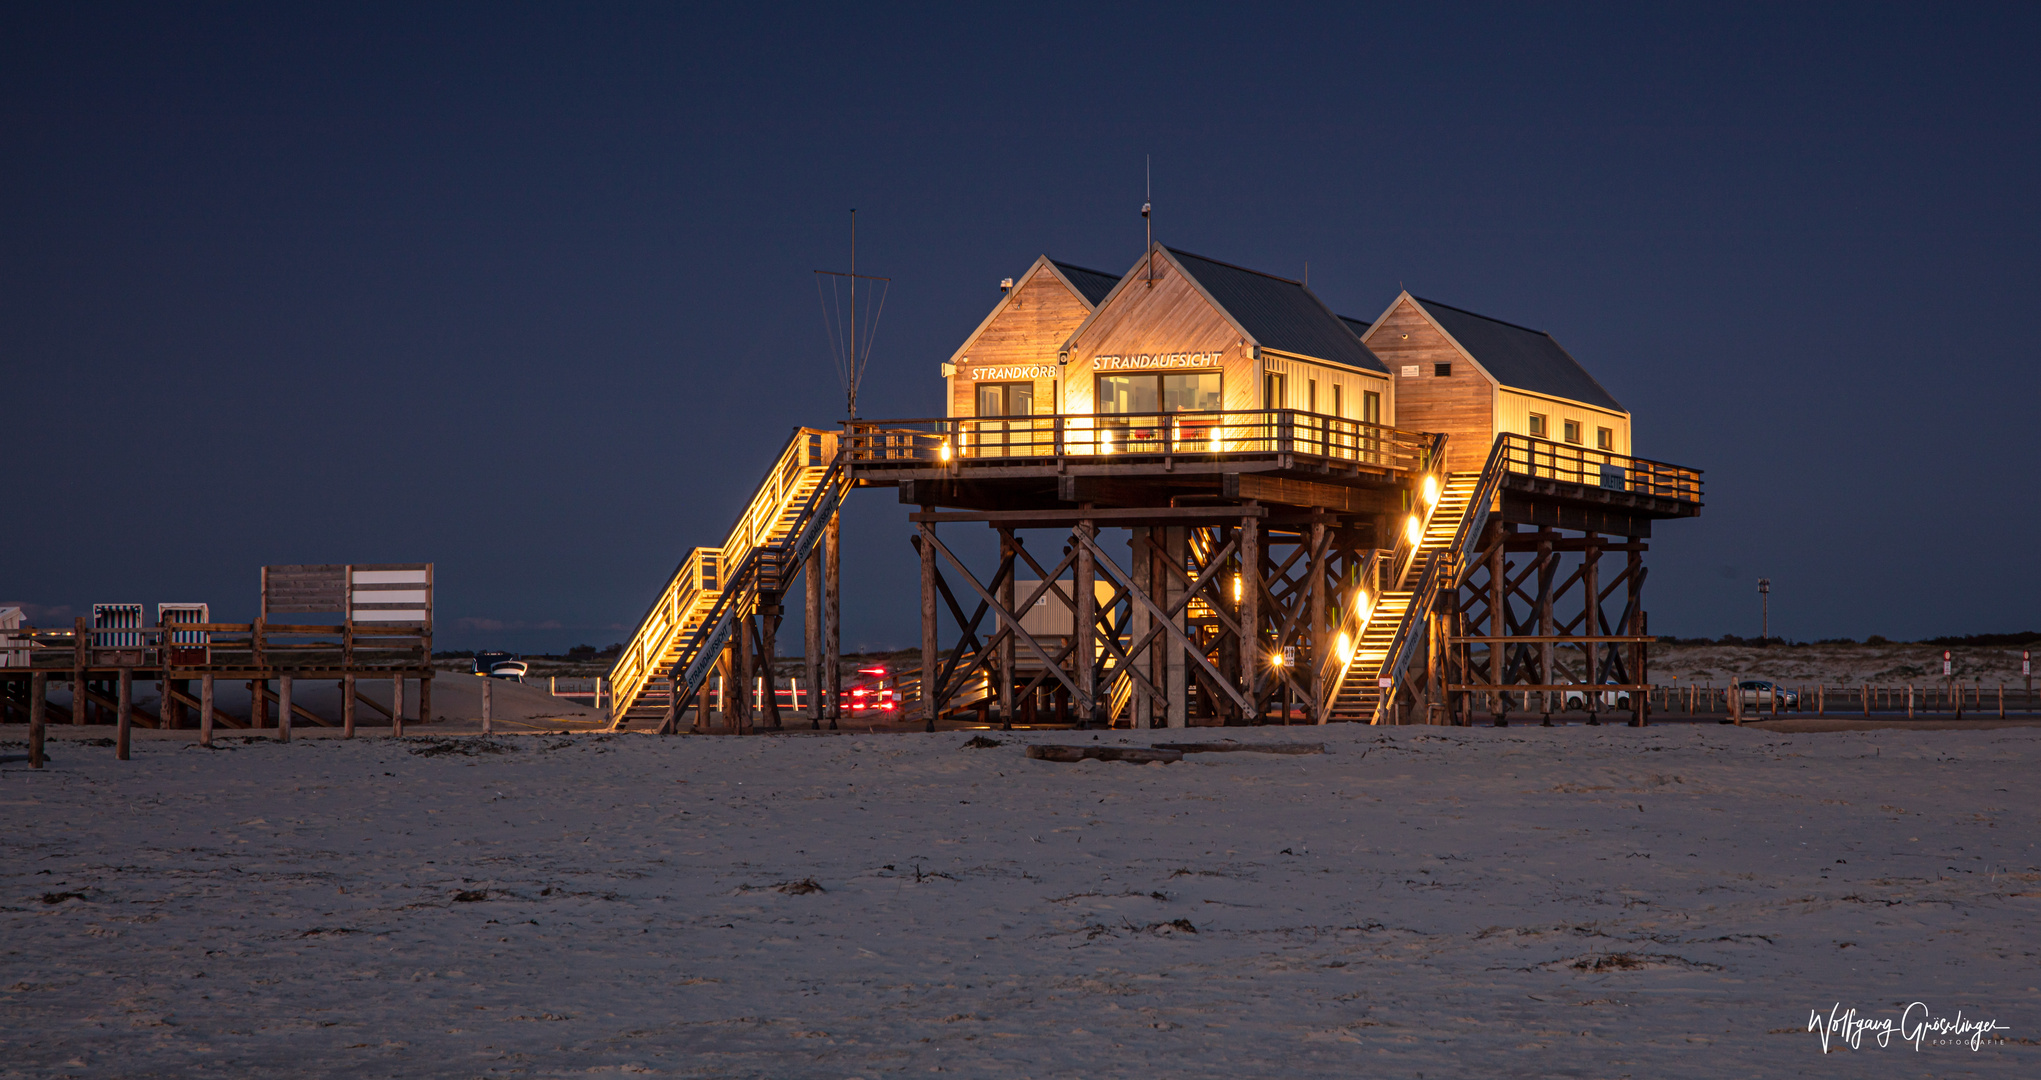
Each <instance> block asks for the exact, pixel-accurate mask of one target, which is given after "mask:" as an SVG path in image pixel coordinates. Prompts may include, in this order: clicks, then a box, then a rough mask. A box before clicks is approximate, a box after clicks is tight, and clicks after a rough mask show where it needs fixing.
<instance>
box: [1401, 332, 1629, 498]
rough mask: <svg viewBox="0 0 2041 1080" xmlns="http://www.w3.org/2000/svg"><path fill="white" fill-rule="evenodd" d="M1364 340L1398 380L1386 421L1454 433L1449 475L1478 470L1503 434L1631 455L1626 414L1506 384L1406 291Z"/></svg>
mask: <svg viewBox="0 0 2041 1080" xmlns="http://www.w3.org/2000/svg"><path fill="white" fill-rule="evenodd" d="M1518 329H1520V328H1518ZM1524 332H1525V333H1527V334H1528V333H1535V332H1533V331H1524ZM1362 340H1364V341H1366V342H1367V343H1368V348H1369V349H1371V350H1373V351H1374V353H1375V355H1377V356H1379V357H1381V358H1382V362H1383V363H1385V364H1387V365H1388V367H1389V373H1390V377H1391V378H1392V379H1394V380H1395V382H1396V388H1397V393H1396V402H1397V408H1396V413H1395V419H1394V420H1393V421H1390V422H1392V423H1394V424H1395V425H1396V426H1398V427H1403V428H1409V429H1412V430H1416V431H1430V432H1444V433H1446V434H1447V435H1449V436H1451V438H1452V447H1451V449H1450V450H1449V451H1448V457H1449V458H1450V461H1449V464H1448V466H1447V467H1448V468H1449V469H1451V470H1452V471H1455V472H1461V471H1470V470H1474V469H1479V468H1481V464H1482V461H1483V460H1484V459H1486V457H1487V456H1488V452H1489V448H1490V447H1491V446H1492V445H1493V444H1494V442H1495V438H1496V436H1498V435H1501V434H1505V433H1508V434H1515V435H1528V436H1531V437H1533V438H1539V439H1549V440H1551V441H1553V442H1561V443H1567V444H1571V445H1575V446H1583V447H1586V448H1588V449H1591V450H1601V451H1606V452H1609V453H1613V454H1622V455H1628V454H1630V453H1631V449H1630V447H1631V440H1630V414H1629V413H1628V412H1626V411H1623V410H1620V409H1612V408H1609V407H1607V406H1606V405H1602V404H1596V403H1590V402H1586V401H1582V400H1578V399H1575V398H1570V397H1567V396H1564V395H1562V394H1556V393H1552V392H1549V391H1547V390H1544V389H1541V388H1540V387H1533V386H1521V385H1510V384H1509V382H1507V381H1506V380H1505V379H1502V378H1499V377H1497V375H1496V374H1495V373H1493V372H1491V371H1490V370H1489V368H1488V367H1487V366H1486V365H1484V364H1483V363H1482V361H1481V358H1480V357H1479V356H1477V355H1476V354H1475V352H1474V351H1473V350H1472V349H1470V348H1468V347H1467V346H1466V345H1465V344H1463V343H1462V342H1460V341H1458V340H1456V339H1455V338H1454V336H1453V335H1452V334H1451V333H1450V332H1449V331H1448V330H1447V329H1446V328H1445V327H1444V326H1442V325H1441V324H1440V322H1439V320H1438V319H1437V318H1436V317H1434V315H1433V313H1432V312H1430V311H1428V310H1427V309H1426V306H1425V302H1424V301H1421V300H1419V299H1418V298H1416V297H1414V296H1412V295H1410V293H1408V292H1405V293H1402V294H1401V295H1399V296H1397V298H1396V299H1395V301H1394V302H1392V303H1391V304H1390V305H1389V307H1388V309H1387V310H1385V311H1384V312H1383V313H1382V315H1381V317H1380V318H1378V319H1376V320H1375V322H1374V324H1373V325H1372V326H1370V327H1369V329H1368V333H1367V334H1366V335H1365V336H1364V337H1363V339H1362ZM1569 359H1570V358H1569Z"/></svg>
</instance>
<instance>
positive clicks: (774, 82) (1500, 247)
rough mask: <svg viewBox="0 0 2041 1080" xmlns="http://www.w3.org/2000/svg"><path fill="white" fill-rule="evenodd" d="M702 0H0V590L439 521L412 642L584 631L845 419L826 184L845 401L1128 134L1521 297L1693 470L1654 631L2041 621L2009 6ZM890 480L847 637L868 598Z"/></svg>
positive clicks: (1444, 271) (885, 615)
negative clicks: (309, 5)
mask: <svg viewBox="0 0 2041 1080" xmlns="http://www.w3.org/2000/svg"><path fill="white" fill-rule="evenodd" d="M750 11H755V12H757V13H758V14H756V15H755V16H753V15H749V14H748V13H747V14H739V15H736V16H729V15H726V14H725V13H723V12H722V11H721V10H719V11H717V12H715V13H712V14H708V15H697V14H694V13H692V12H677V11H675V10H673V9H672V8H670V7H668V6H665V5H658V6H646V7H638V8H629V7H624V6H622V5H576V6H574V7H573V8H569V7H568V6H564V5H563V6H560V7H556V8H547V7H531V8H517V9H512V8H508V7H505V6H502V5H483V6H476V7H472V8H466V9H461V8H454V7H442V6H434V7H431V8H429V9H426V8H421V7H420V6H416V5H402V6H393V7H389V8H383V9H373V10H371V9H365V8H357V7H356V6H349V7H347V8H344V9H339V10H333V11H328V12H325V13H316V12H309V13H308V12H306V11H304V10H302V6H300V5H288V6H285V7H283V8H276V7H273V6H272V7H250V8H227V7H220V6H206V7H200V8H189V9H179V8H172V7H169V6H167V5H145V6H138V7H134V8H90V7H85V6H81V5H57V4H45V5H39V6H37V7H36V8H32V7H31V6H30V5H15V6H12V7H10V8H9V9H8V10H7V13H6V14H5V15H0V193H4V199H0V407H4V412H0V416H4V420H5V423H4V429H0V434H4V437H5V439H6V440H7V445H8V446H9V447H10V450H9V452H8V453H7V454H6V455H5V456H4V458H0V460H4V461H5V462H6V463H7V464H6V466H5V470H6V476H7V482H6V485H5V490H6V491H7V492H8V497H7V500H6V510H5V512H4V514H0V520H4V521H5V523H6V524H5V528H4V531H0V536H4V537H5V539H4V540H0V603H14V602H25V603H28V604H32V605H36V606H37V608H36V612H35V613H36V614H37V615H38V616H39V618H40V619H41V620H42V621H50V620H51V619H52V618H68V616H69V614H70V613H71V612H72V611H79V610H83V609H85V608H86V607H87V606H89V605H90V604H91V603H93V602H94V601H142V602H146V603H150V604H152V605H153V604H154V603H155V602H157V601H161V600H207V601H210V602H211V603H212V604H213V605H214V611H215V613H216V617H218V618H222V619H236V620H243V619H247V618H250V617H252V615H253V614H254V606H255V602H256V599H257V592H256V581H257V567H259V566H260V565H262V564H264V563H294V562H383V561H390V562H394V561H412V560H431V561H433V562H435V563H436V564H437V566H438V575H439V582H440V595H439V604H440V626H441V630H440V641H441V642H442V644H443V645H446V646H452V647H462V646H478V645H479V646H504V647H510V648H516V649H526V650H540V649H547V648H563V647H565V646H567V645H571V644H573V643H575V642H578V641H587V642H591V643H594V644H603V643H606V642H609V641H613V640H618V639H620V638H622V637H624V636H625V635H626V624H631V623H634V622H635V619H636V617H637V615H638V614H639V613H640V612H641V611H642V609H643V607H644V605H645V604H646V603H647V602H648V600H649V599H650V597H651V595H652V594H653V592H654V591H655V590H656V588H657V587H658V585H659V584H660V583H661V582H662V581H663V578H664V575H665V574H667V573H668V572H669V571H670V570H671V568H672V567H673V565H674V563H675V562H676V561H677V560H678V559H679V557H680V556H681V555H682V554H683V553H684V552H685V550H686V549H687V548H688V547H690V546H692V545H695V544H700V543H714V542H717V541H718V540H719V538H720V537H721V536H722V535H723V533H724V532H725V531H726V530H727V528H728V527H729V524H730V521H731V519H732V518H733V516H734V515H735V514H736V512H737V510H738V508H739V507H740V505H741V503H742V502H743V500H744V497H745V495H746V493H747V492H748V490H749V489H750V487H751V486H752V484H753V483H755V481H756V480H757V478H758V476H759V474H760V473H761V472H762V471H763V470H764V469H765V467H766V466H767V464H768V463H769V461H770V458H771V455H772V454H773V453H774V452H775V451H776V450H777V449H778V448H779V446H780V445H781V444H782V443H783V442H784V440H785V438H786V435H787V433H788V431H789V430H790V429H791V428H792V427H794V426H795V425H798V424H813V425H827V424H829V423H832V422H834V421H836V420H838V419H839V418H840V416H841V395H840V391H839V389H838V386H837V383H836V378H835V375H834V373H833V370H832V368H831V365H830V361H829V356H828V352H827V348H826V345H825V339H824V336H823V330H822V321H821V317H820V315H819V313H818V312H817V310H816V300H815V292H814V283H813V279H812V275H811V271H812V270H814V269H816V268H818V267H840V266H841V265H842V264H843V263H844V262H845V258H846V250H845V249H846V246H847V236H846V220H845V212H846V210H847V209H848V208H850V207H853V206H855V207H857V208H858V209H859V222H860V268H861V269H863V270H866V271H867V272H870V273H876V274H885V275H890V276H891V277H892V278H893V279H894V280H893V286H892V291H891V293H890V296H889V299H888V304H887V309H886V313H885V318H884V321H883V323H882V324H881V326H880V328H879V332H878V336H877V339H876V340H877V348H876V352H875V358H874V360H873V362H872V368H871V373H870V376H869V381H868V382H867V385H866V388H865V391H864V403H865V407H864V409H863V411H864V413H865V414H866V415H870V416H887V415H892V416H921V415H930V414H933V413H936V412H939V411H940V409H941V383H940V381H939V377H938V375H939V373H938V365H939V363H940V362H941V361H942V360H943V359H945V358H946V357H947V356H948V355H949V354H950V352H951V350H952V349H954V348H955V346H956V345H957V344H958V343H959V342H960V341H961V340H962V339H963V337H964V335H965V334H966V333H968V332H969V331H970V329H971V328H972V327H973V326H975V325H976V323H977V322H978V320H979V319H980V318H982V317H983V316H984V314H985V312H986V311H987V310H988V308H989V307H990V306H991V304H992V303H993V302H994V301H995V300H996V299H997V296H998V293H997V289H996V283H997V282H998V280H999V279H1000V278H1001V277H1004V276H1009V275H1013V274H1017V273H1019V272H1020V271H1021V270H1022V269H1024V268H1025V267H1026V266H1027V264H1028V263H1029V261H1031V260H1032V259H1033V258H1034V257H1035V256H1036V255H1038V254H1040V253H1042V252H1045V251H1046V252H1049V253H1051V254H1053V255H1055V256H1056V257H1058V258H1061V259H1066V260H1070V261H1074V262H1078V263H1083V264H1087V265H1091V266H1097V267H1101V268H1104V269H1108V270H1112V271H1114V272H1118V271H1120V270H1123V269H1125V267H1127V266H1128V265H1131V263H1132V262H1133V260H1134V259H1135V258H1137V257H1138V255H1139V252H1140V245H1141V239H1142V233H1141V220H1140V217H1139V216H1138V209H1139V206H1140V203H1141V197H1142V191H1141V167H1142V156H1143V155H1144V154H1153V155H1154V161H1155V202H1156V206H1157V222H1158V225H1157V229H1158V236H1159V237H1160V238H1161V239H1163V240H1165V241H1167V242H1169V243H1171V244H1173V245H1175V246H1179V247H1183V248H1186V249H1189V250H1192V251H1196V252H1200V253H1204V254H1209V255H1212V256H1214V257H1218V258H1222V259H1227V260H1230V261H1234V262H1240V263H1244V264H1247V265H1250V266H1254V267H1257V268H1262V269H1266V270H1270V271H1273V272H1278V273H1286V274H1291V275H1299V274H1301V273H1302V272H1303V268H1304V264H1305V263H1306V262H1307V261H1308V262H1309V263H1310V266H1311V271H1310V272H1311V282H1312V286H1313V287H1314V289H1315V290H1316V291H1318V292H1319V294H1320V295H1322V296H1323V297H1324V298H1325V299H1326V301H1327V302H1328V303H1330V304H1331V305H1332V306H1333V307H1334V308H1335V309H1337V310H1340V311H1342V312H1345V313H1348V314H1352V315H1358V316H1363V317H1368V318H1372V317H1373V316H1375V315H1376V314H1378V313H1379V312H1380V311H1381V310H1382V308H1383V307H1384V306H1385V305H1386V304H1387V303H1388V301H1389V300H1390V298H1391V297H1393V296H1394V295H1395V293H1396V290H1397V287H1398V284H1399V283H1403V284H1407V285H1408V286H1409V287H1410V288H1411V289H1412V291H1414V292H1417V293H1419V294H1421V295H1425V296H1430V297H1433V298H1436V299H1439V300H1443V301H1446V302H1449V303H1452V304H1457V305H1461V306H1464V307H1468V308H1471V309H1473V310H1476V311H1480V312H1483V313H1486V314H1490V315H1493V316H1496V317H1498V318H1503V319H1508V320H1512V321H1515V322H1520V323H1524V324H1527V325H1530V326H1534V327H1538V328H1540V329H1546V330H1550V331H1551V332H1552V333H1554V334H1555V335H1556V336H1557V337H1558V338H1559V340H1560V341H1561V342H1563V343H1564V344H1565V345H1566V346H1567V347H1568V348H1569V349H1570V350H1571V351H1572V352H1573V353H1574V354H1575V355H1576V356H1577V357H1579V358H1580V360H1581V361H1582V362H1583V363H1584V364H1585V365H1586V366H1587V367H1588V369H1589V370H1590V371H1592V372H1593V373H1594V374H1595V375H1596V376H1597V377H1598V378H1599V379H1600V380H1601V381H1602V383H1603V384H1604V385H1606V386H1607V387H1608V388H1609V389H1610V391H1611V392H1612V393H1614V394H1615V396H1616V397H1617V399H1618V400H1620V401H1622V402H1623V403H1624V404H1625V405H1626V406H1628V407H1629V408H1630V409H1631V410H1632V412H1633V413H1634V414H1635V425H1636V445H1637V449H1638V452H1639V453H1640V454H1642V455H1644V456H1647V457H1655V458H1660V459H1663V460H1669V461H1673V462H1677V463H1680V464H1686V465H1693V466H1697V467H1700V468H1704V469H1706V470H1707V471H1708V490H1709V495H1708V502H1709V505H1708V508H1707V510H1706V512H1705V515H1704V516H1703V517H1702V518H1701V519H1699V520H1697V521H1692V522H1682V523H1672V524H1668V525H1666V526H1664V527H1663V528H1661V530H1660V533H1659V536H1658V537H1657V538H1656V540H1655V541H1654V545H1653V547H1654V550H1653V554H1652V556H1651V562H1652V566H1653V570H1652V576H1651V582H1650V587H1649V589H1648V590H1647V597H1648V600H1649V603H1648V605H1647V606H1648V607H1649V608H1650V610H1651V612H1652V616H1653V619H1652V628H1653V629H1654V630H1655V631H1657V632H1660V633H1671V634H1686V635H1694V634H1709V635H1713V634H1720V633H1723V632H1732V631H1733V632H1737V633H1744V634H1751V633H1755V632H1756V613H1757V604H1756V600H1757V597H1756V595H1755V590H1754V584H1753V582H1754V579H1755V578H1756V577H1757V576H1759V575H1769V576H1770V577H1771V578H1772V579H1773V581H1774V583H1775V585H1774V589H1775V591H1774V593H1773V623H1772V625H1773V627H1774V629H1775V631H1776V632H1780V633H1784V634H1786V635H1789V636H1792V637H1799V638H1814V637H1825V636H1832V635H1846V636H1854V637H1862V636H1864V635H1867V634H1884V635H1887V636H1889V637H1914V636H1924V635H1930V634H1940V633H1966V632H1982V631H1994V630H2010V629H2015V628H2026V627H2030V626H2033V625H2035V624H2036V623H2037V622H2041V618H2037V607H2041V572H2037V570H2036V562H2035V559H2034V557H2033V555H2032V550H2033V547H2034V543H2035V541H2034V537H2035V535H2036V532H2037V527H2041V484H2037V482H2036V479H2035V471H2034V470H2035V466H2036V460H2037V456H2041V455H2037V453H2036V448H2037V443H2041V440H2037V438H2036V435H2035V433H2034V427H2033V419H2034V417H2035V414H2036V411H2037V408H2041V376H2037V375H2036V373H2035V372H2036V365H2035V361H2036V355H2035V354H2036V347H2035V343H2034V342H2035V333H2034V330H2033V326H2034V325H2035V323H2036V321H2037V316H2036V297H2037V295H2041V255H2037V252H2041V215H2037V210H2036V206H2035V192H2036V191H2037V190H2041V183H2037V179H2041V178H2037V170H2036V166H2037V164H2041V153H2037V149H2041V148H2037V143H2036V138H2037V134H2041V127H2037V122H2036V109H2037V102H2041V86H2037V78H2036V75H2035V71H2036V66H2035V64H2034V63H2033V60H2032V56H2031V51H2032V47H2033V45H2034V43H2035V42H2036V41H2037V40H2041V18H2037V16H2036V15H2035V14H2034V10H2033V9H2031V8H2021V7H2016V6H2013V5H2003V6H2000V7H1998V8H1996V9H1977V8H1971V9H1964V8H1958V7H1953V6H1943V5H1938V6H1935V7H1933V8H1926V7H1920V6H1905V7H1899V6H1895V7H1877V6H1873V5H1839V6H1834V7H1828V8H1814V7H1800V6H1792V7H1785V6H1772V7H1761V8H1755V9H1747V10H1743V11H1733V10H1726V9H1717V8H1714V7H1709V6H1704V7H1689V8H1671V7H1653V8H1650V9H1648V10H1646V9H1642V8H1631V7H1621V6H1608V7H1598V8H1585V7H1568V8H1558V9H1542V10H1533V9H1532V8H1530V7H1527V6H1525V5H1506V6H1497V7H1450V8H1446V7H1419V8H1417V9H1415V10H1413V9H1412V8H1411V7H1410V6H1408V5H1398V6H1393V7H1384V8H1382V9H1379V10H1367V9H1355V10H1347V9H1331V8H1328V9H1293V10H1290V11H1287V12H1286V11H1282V10H1275V9H1271V8H1269V7H1267V6H1264V5H1255V6H1248V5H1238V6H1229V7H1224V8H1203V9H1198V8H1191V9H1187V8H1183V7H1180V6H1170V7H1157V8H1153V9H1148V10H1145V11H1143V10H1133V9H1119V8H1114V7H1111V6H1100V5H1086V6H1080V7H1070V8H1061V9H1056V8H1050V7H1046V6H1041V5H1035V6H1028V7H1022V8H1014V7H998V8H985V7H966V6H955V7H942V8H931V9H928V10H924V11H919V12H910V13H905V14H902V13H898V12H889V11H887V10H884V9H881V8H876V7H872V6H869V5H865V6H855V5H854V6H849V7H846V6H842V5H835V6H829V7H823V8H816V9H800V8H785V7H780V8H761V7H753V8H749V9H747V12H750ZM891 500H892V496H891V493H890V492H883V493H880V494H877V495H872V496H866V497H862V500H861V501H860V502H857V503H854V505H853V507H852V510H851V512H850V514H849V516H848V517H847V519H846V520H847V522H848V528H849V531H850V542H849V543H848V544H847V545H846V552H847V559H848V560H849V570H848V572H847V574H846V580H847V588H846V617H845V639H846V644H847V645H853V646H855V645H874V646H876V645H888V644H909V643H911V642H912V641H913V640H914V638H915V630H914V621H913V620H914V614H913V612H914V604H913V601H912V594H913V585H912V582H913V576H914V561H913V557H912V554H911V552H910V550H909V548H908V546H907V543H906V539H905V537H906V535H907V531H908V530H907V526H906V522H905V518H904V515H903V514H902V513H901V512H900V510H899V508H898V507H897V505H896V504H894V503H893V502H892V501H891ZM66 609H69V610H66ZM789 632H790V633H792V634H793V635H794V636H793V637H792V638H791V639H790V640H792V641H795V642H798V640H799V638H798V632H797V631H792V630H791V629H790V631H789ZM795 648H798V646H797V645H796V646H795Z"/></svg>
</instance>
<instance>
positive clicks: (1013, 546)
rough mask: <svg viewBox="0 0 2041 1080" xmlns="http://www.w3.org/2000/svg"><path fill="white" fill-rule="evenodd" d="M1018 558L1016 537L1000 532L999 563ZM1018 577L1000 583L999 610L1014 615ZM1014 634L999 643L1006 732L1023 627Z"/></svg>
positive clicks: (1001, 703)
mask: <svg viewBox="0 0 2041 1080" xmlns="http://www.w3.org/2000/svg"><path fill="white" fill-rule="evenodd" d="M1019 558H1020V540H1019V539H1018V538H1016V537H1015V536H1014V535H1013V530H1012V529H1008V528H1001V529H1000V530H999V560H1000V562H1002V563H1005V564H1009V565H1014V564H1015V560H1017V559H1019ZM1018 576H1019V575H1018V573H1017V572H1015V573H1009V574H1007V575H1006V580H1004V581H1002V582H1000V583H999V606H1001V607H1003V608H1005V609H1006V610H1008V611H1013V606H1014V603H1015V597H1014V578H1016V577H1018ZM1014 614H1016V615H1018V614H1020V612H1018V611H1014ZM1012 630H1013V632H1012V633H1009V634H1007V635H1006V640H1005V641H1002V642H1000V643H999V716H1000V719H1001V721H1002V723H1001V727H1002V728H1003V729H1004V730H1006V731H1012V730H1013V653H1014V642H1015V641H1016V640H1017V635H1018V634H1019V633H1020V627H1018V626H1016V627H1013V628H1012Z"/></svg>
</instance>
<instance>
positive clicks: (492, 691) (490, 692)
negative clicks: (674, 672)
mask: <svg viewBox="0 0 2041 1080" xmlns="http://www.w3.org/2000/svg"><path fill="white" fill-rule="evenodd" d="M675 696H676V698H677V697H678V695H675ZM495 700H496V680H495V679H493V678H484V679H483V680H482V734H484V735H488V734H492V732H491V730H490V726H491V723H490V721H491V719H492V713H493V711H494V703H495Z"/></svg>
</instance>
